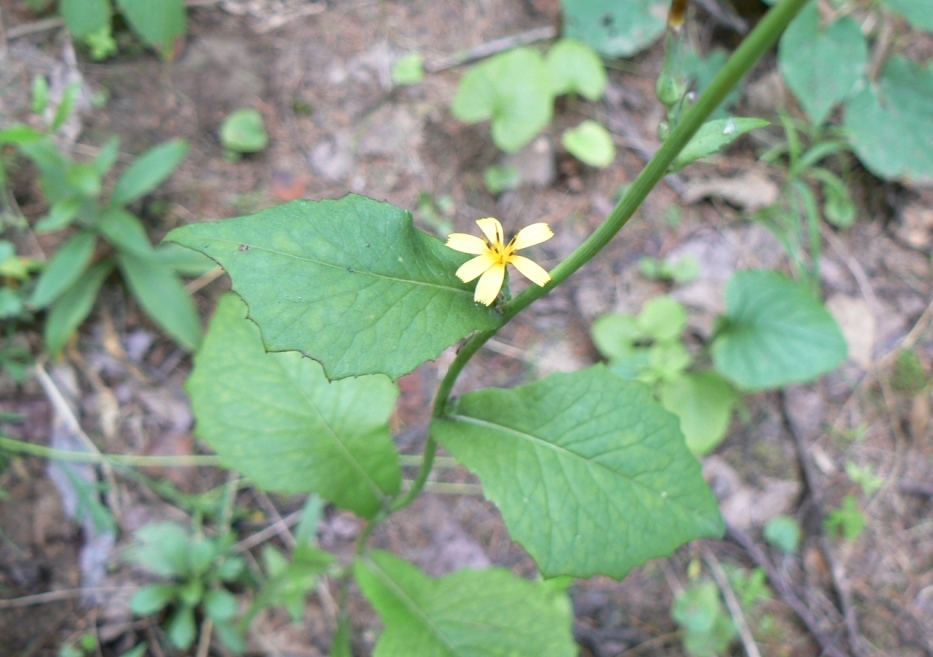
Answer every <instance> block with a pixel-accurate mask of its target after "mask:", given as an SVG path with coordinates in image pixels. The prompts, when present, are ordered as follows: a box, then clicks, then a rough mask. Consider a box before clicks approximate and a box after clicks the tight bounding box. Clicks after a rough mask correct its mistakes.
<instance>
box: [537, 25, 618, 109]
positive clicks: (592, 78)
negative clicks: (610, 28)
mask: <svg viewBox="0 0 933 657" xmlns="http://www.w3.org/2000/svg"><path fill="white" fill-rule="evenodd" d="M544 61H545V63H546V64H547V71H548V77H549V78H550V80H551V93H552V94H554V95H555V96H560V95H562V94H572V93H578V94H580V95H581V96H583V97H584V98H588V99H589V100H599V99H600V98H602V97H603V92H604V91H605V90H606V83H607V82H608V77H607V76H606V67H605V66H603V60H601V59H600V58H599V55H597V54H596V52H594V51H593V49H592V48H590V47H589V46H587V45H586V44H585V43H581V42H580V41H574V40H573V39H561V40H560V41H558V42H557V43H555V44H554V45H553V46H552V47H551V49H550V50H548V51H547V54H546V55H545V56H544Z"/></svg>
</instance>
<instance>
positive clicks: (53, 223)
mask: <svg viewBox="0 0 933 657" xmlns="http://www.w3.org/2000/svg"><path fill="white" fill-rule="evenodd" d="M81 203H82V201H81V199H79V198H76V197H74V196H71V197H68V198H63V199H61V200H59V201H56V202H55V203H53V204H52V207H51V208H50V209H49V213H48V214H47V215H45V216H44V217H42V219H40V220H39V221H37V222H36V225H35V226H34V228H35V230H36V232H37V233H53V232H55V231H57V230H62V229H63V228H67V227H68V226H70V225H71V224H72V222H73V221H74V220H75V218H76V217H77V216H78V210H79V209H80V208H81ZM95 241H96V240H95Z"/></svg>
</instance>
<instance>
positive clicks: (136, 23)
mask: <svg viewBox="0 0 933 657" xmlns="http://www.w3.org/2000/svg"><path fill="white" fill-rule="evenodd" d="M117 6H119V7H120V12H121V13H122V14H123V16H124V17H125V18H126V22H127V23H129V24H130V27H132V28H133V31H134V32H136V33H137V34H138V35H139V36H140V38H141V39H142V40H143V41H144V42H145V43H147V44H149V45H150V46H152V47H154V48H155V49H156V50H158V51H159V53H160V54H161V55H162V57H163V59H170V58H171V55H172V53H173V52H174V45H175V40H176V39H178V38H180V37H183V36H184V35H185V32H186V31H187V29H188V24H187V15H186V13H185V3H184V0H159V1H158V2H147V1H146V0H117Z"/></svg>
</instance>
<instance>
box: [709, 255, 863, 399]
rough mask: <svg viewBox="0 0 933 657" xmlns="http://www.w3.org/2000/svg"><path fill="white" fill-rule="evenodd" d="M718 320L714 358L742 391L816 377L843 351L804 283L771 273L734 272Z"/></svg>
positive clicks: (830, 318) (843, 354) (838, 359)
mask: <svg viewBox="0 0 933 657" xmlns="http://www.w3.org/2000/svg"><path fill="white" fill-rule="evenodd" d="M721 320H722V321H723V322H724V325H723V328H722V330H721V331H720V333H719V335H718V337H717V338H716V340H715V341H714V342H713V361H714V363H715V365H716V369H717V370H719V372H720V373H721V374H723V375H725V376H726V377H727V378H729V379H731V380H732V381H733V382H735V383H736V384H738V385H739V386H741V387H742V388H745V389H747V390H763V389H766V388H778V387H781V386H785V385H789V384H791V383H799V382H802V381H809V380H812V379H815V378H816V377H818V376H820V375H821V374H825V373H826V372H829V371H831V370H833V369H834V368H835V367H836V366H838V365H839V364H840V363H841V362H842V361H844V360H845V358H846V353H847V351H848V347H847V346H846V341H845V338H843V337H842V333H841V332H840V330H839V326H838V325H837V324H836V321H835V320H834V319H833V316H832V315H830V314H829V312H828V311H827V310H826V308H825V307H824V306H823V304H822V303H820V302H819V301H818V300H817V299H815V298H813V296H812V295H811V294H810V292H809V290H808V289H807V288H806V287H805V286H804V285H802V284H799V283H795V282H794V281H792V280H790V279H788V278H787V277H785V276H784V275H783V274H780V273H778V272H775V271H740V272H737V273H736V274H735V275H733V277H732V279H731V280H730V281H729V284H728V286H727V288H726V314H725V315H724V316H723V317H722V318H721Z"/></svg>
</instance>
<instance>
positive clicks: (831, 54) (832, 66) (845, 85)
mask: <svg viewBox="0 0 933 657" xmlns="http://www.w3.org/2000/svg"><path fill="white" fill-rule="evenodd" d="M867 64H868V42H867V41H866V39H865V36H864V35H863V34H862V30H861V28H859V25H858V23H857V22H855V20H853V19H852V18H849V17H848V16H844V17H842V18H840V19H838V20H836V21H834V22H833V23H832V24H830V25H828V26H827V27H825V28H824V27H821V26H820V13H819V10H818V9H817V6H816V3H810V4H809V5H807V6H806V7H804V8H803V9H802V10H801V11H800V14H798V16H797V18H795V19H794V21H793V22H792V23H791V24H790V26H788V28H787V31H786V32H784V35H783V36H782V37H781V43H780V46H779V48H778V68H779V69H780V71H781V75H782V76H783V77H784V80H785V81H786V82H787V86H789V87H790V89H791V91H793V92H794V95H795V96H797V98H798V100H800V105H801V106H802V107H803V109H804V111H805V112H806V113H807V116H809V117H810V120H811V121H813V123H816V124H819V123H822V122H823V121H824V120H825V119H826V117H827V116H829V112H830V110H831V109H832V108H833V105H835V104H836V103H838V102H839V101H841V100H842V99H843V98H845V97H846V95H847V94H848V93H849V92H850V91H852V88H853V87H854V86H855V83H856V82H858V80H859V78H861V77H862V74H863V73H864V71H865V66H866V65H867Z"/></svg>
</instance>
